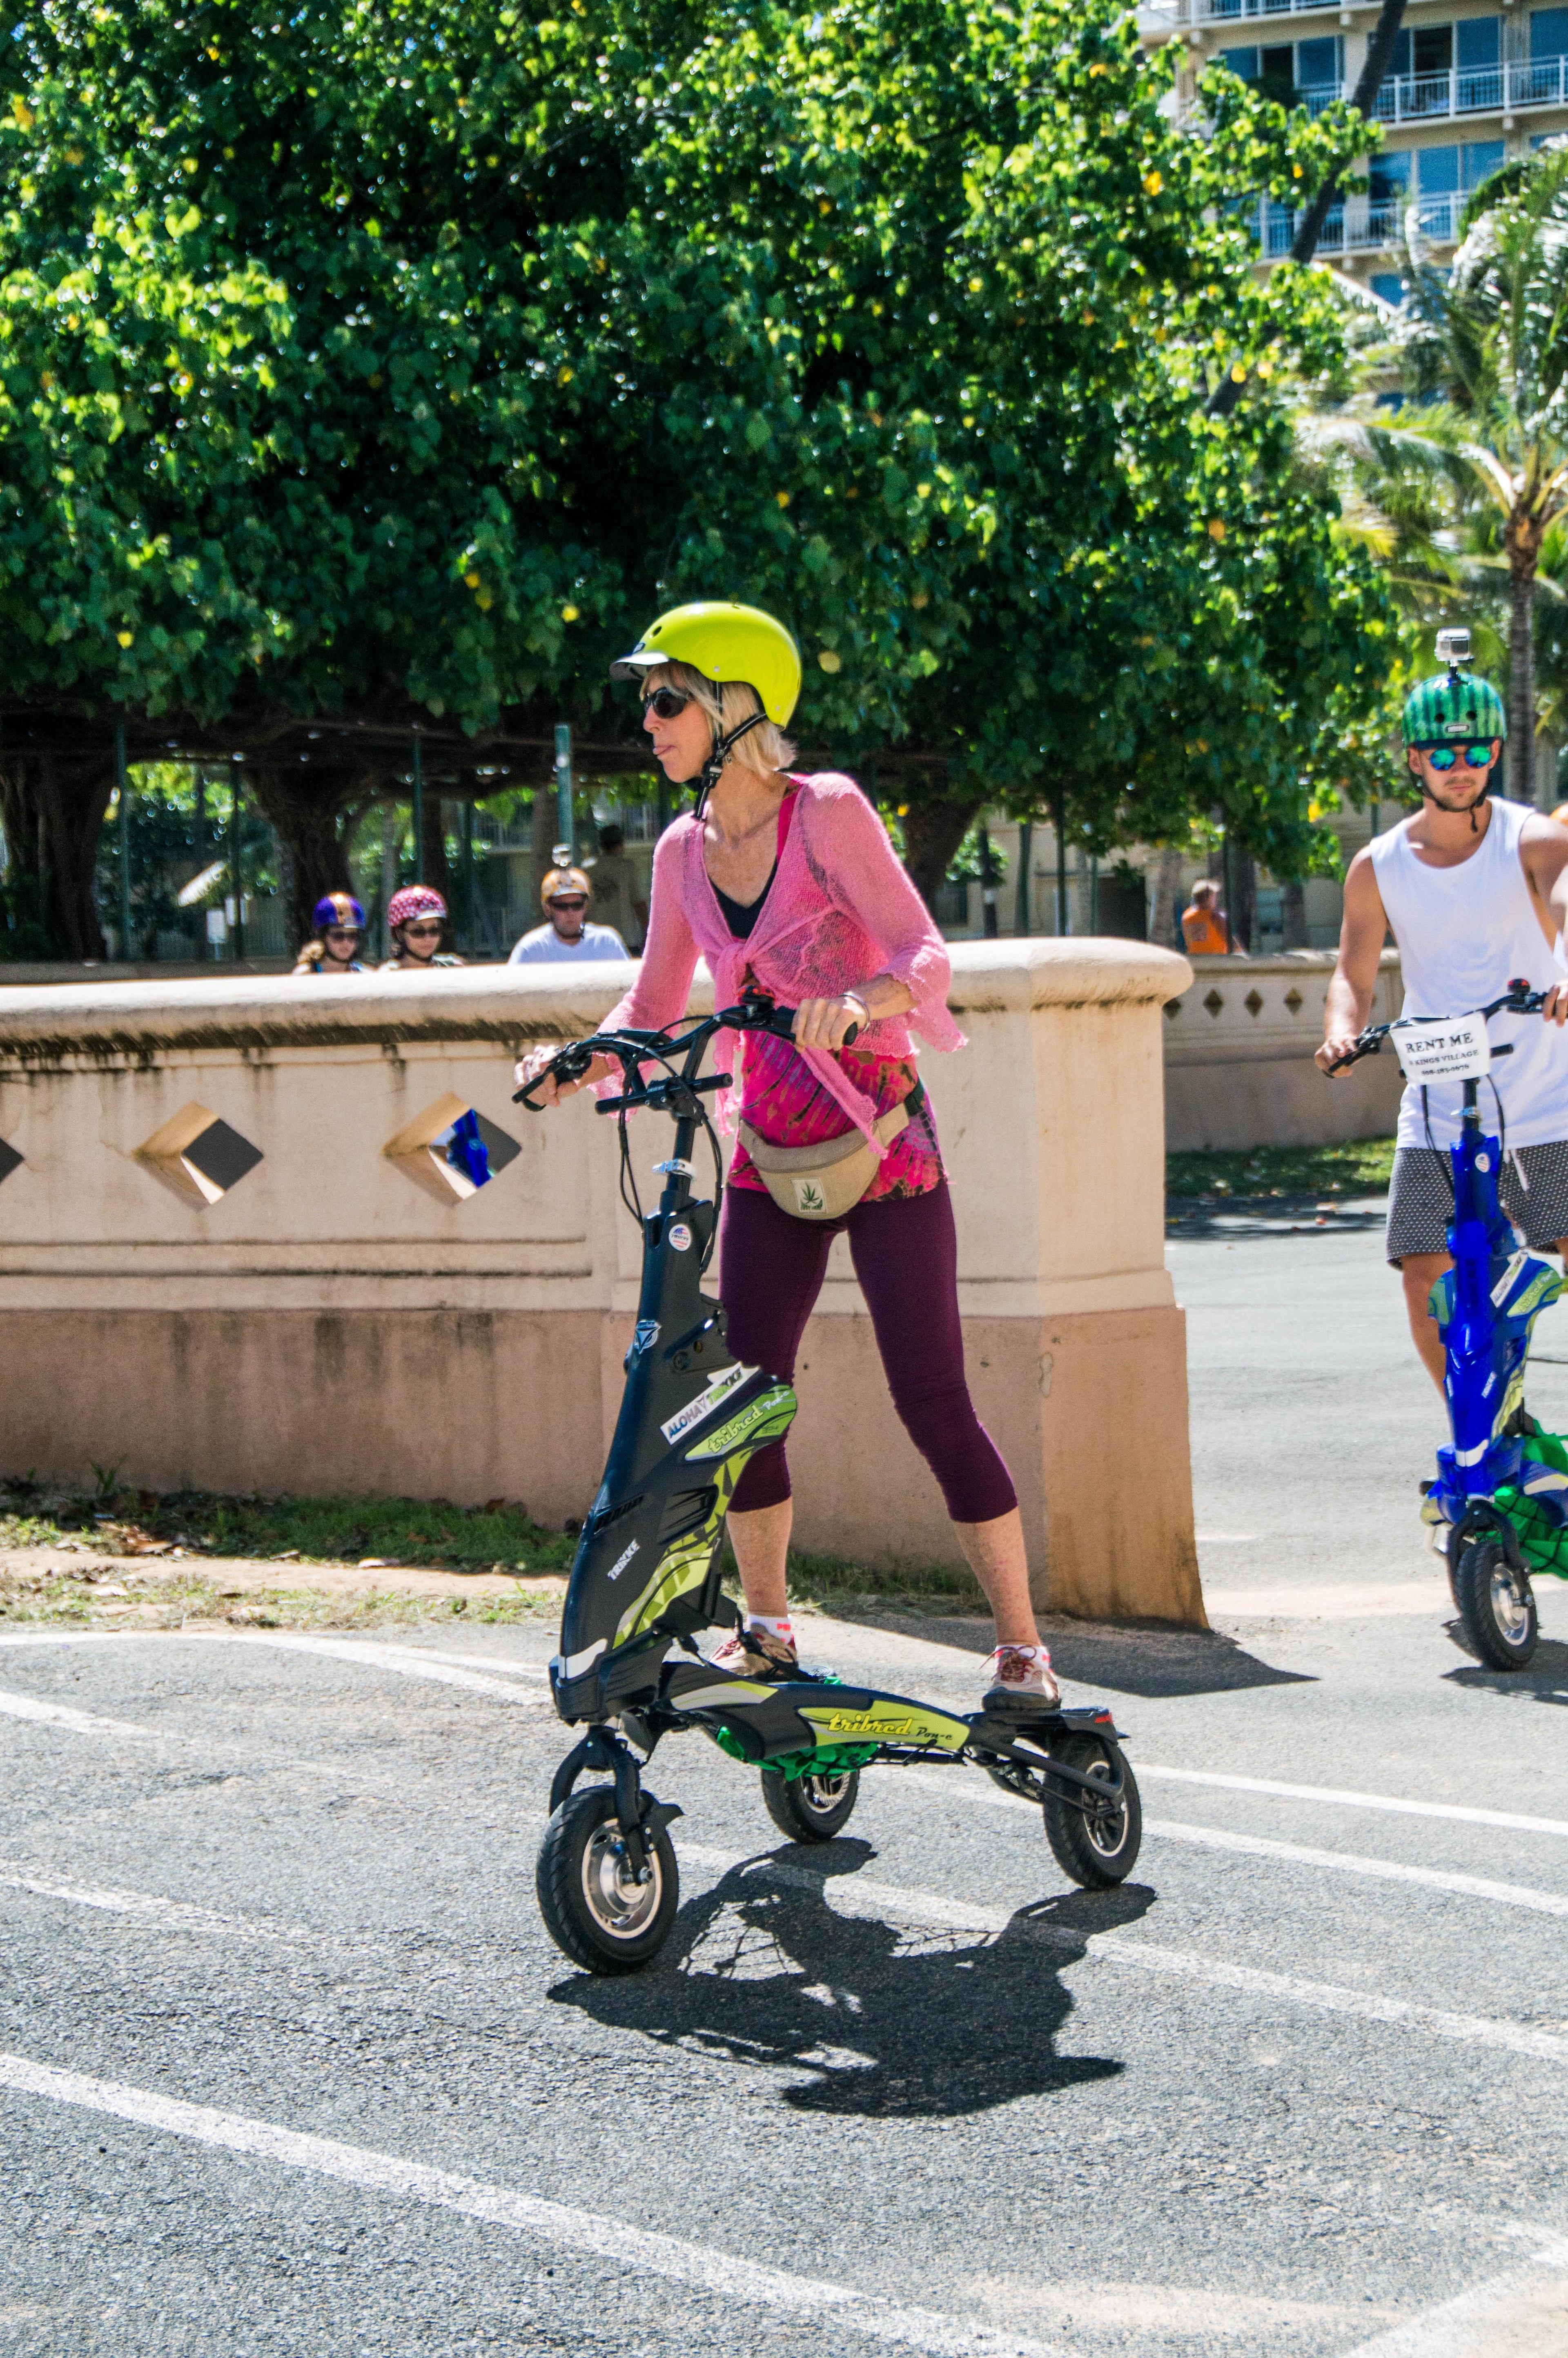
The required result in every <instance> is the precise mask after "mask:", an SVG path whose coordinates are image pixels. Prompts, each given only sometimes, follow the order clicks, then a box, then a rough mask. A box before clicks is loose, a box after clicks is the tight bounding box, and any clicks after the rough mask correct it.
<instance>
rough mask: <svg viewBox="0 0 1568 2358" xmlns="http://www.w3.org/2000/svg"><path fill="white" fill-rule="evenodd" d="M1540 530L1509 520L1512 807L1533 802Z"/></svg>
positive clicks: (1521, 519)
mask: <svg viewBox="0 0 1568 2358" xmlns="http://www.w3.org/2000/svg"><path fill="white" fill-rule="evenodd" d="M1541 537H1542V535H1541V526H1540V525H1539V524H1538V523H1537V522H1536V520H1535V518H1534V517H1533V516H1530V515H1520V514H1518V513H1517V512H1516V514H1513V515H1511V516H1510V517H1509V521H1508V527H1507V529H1506V531H1505V532H1504V534H1503V546H1504V547H1505V548H1506V549H1507V550H1508V556H1509V760H1508V789H1509V795H1510V796H1511V797H1512V798H1513V800H1514V801H1516V802H1521V803H1532V802H1534V800H1535V570H1536V566H1537V563H1538V562H1539V560H1540V557H1541Z"/></svg>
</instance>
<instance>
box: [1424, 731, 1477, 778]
mask: <svg viewBox="0 0 1568 2358" xmlns="http://www.w3.org/2000/svg"><path fill="white" fill-rule="evenodd" d="M1416 750H1417V751H1418V752H1422V753H1424V754H1425V756H1426V758H1427V760H1428V761H1429V762H1430V763H1432V766H1433V769H1434V770H1451V769H1452V768H1453V767H1454V763H1455V762H1457V760H1458V759H1459V756H1460V753H1461V752H1463V753H1464V756H1465V762H1466V763H1467V764H1468V766H1469V767H1470V768H1471V769H1472V770H1484V769H1486V768H1487V766H1488V765H1489V763H1490V762H1491V760H1492V741H1491V739H1490V738H1489V737H1488V738H1487V739H1486V740H1485V741H1482V742H1480V743H1474V744H1469V745H1465V746H1459V745H1422V746H1418V748H1417V749H1416Z"/></svg>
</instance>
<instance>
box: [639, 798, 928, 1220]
mask: <svg viewBox="0 0 1568 2358" xmlns="http://www.w3.org/2000/svg"><path fill="white" fill-rule="evenodd" d="M795 783H796V785H797V788H798V792H797V794H796V795H795V812H794V821H793V824H792V825H791V826H790V827H789V829H788V832H787V835H786V836H785V838H784V844H783V848H782V849H781V850H780V853H779V860H778V866H777V869H776V870H775V871H774V874H773V882H772V883H771V885H770V886H769V887H768V890H767V893H766V897H765V898H764V900H763V902H762V906H761V908H760V909H759V910H758V912H757V917H756V923H755V925H753V927H752V932H751V933H750V934H749V935H747V936H744V937H741V936H737V935H735V934H732V933H731V932H730V927H729V925H728V923H727V922H726V919H725V916H724V913H723V911H722V910H721V909H720V908H719V903H718V900H717V899H716V898H715V895H714V891H713V886H712V883H711V882H710V881H709V879H708V868H707V864H706V862H705V861H704V859H703V853H702V828H701V826H700V825H699V823H698V822H697V819H696V818H695V817H693V816H691V815H690V814H689V813H688V814H687V816H685V817H681V818H678V819H676V822H675V824H674V825H673V826H672V827H667V828H666V829H665V833H664V834H663V835H662V836H661V837H660V838H659V841H658V845H657V847H656V849H655V850H654V883H653V895H652V902H651V906H650V910H649V919H648V941H647V946H646V948H645V950H644V951H643V963H642V967H641V969H640V971H639V973H638V976H637V979H636V981H635V982H634V983H633V986H632V988H631V990H629V991H628V992H627V993H626V996H625V997H624V999H622V1001H621V1002H620V1004H619V1005H618V1006H617V1007H615V1008H614V1009H612V1010H611V1013H610V1014H609V1015H608V1016H606V1018H605V1022H604V1028H605V1029H606V1030H607V1031H613V1030H614V1029H615V1028H616V1027H617V1026H618V1025H621V1024H628V1025H631V1026H632V1027H633V1029H643V1028H646V1029H649V1030H653V1029H663V1028H665V1027H667V1026H668V1025H670V1024H672V1023H675V1022H678V1020H679V1019H680V1017H681V1016H682V1015H684V1013H685V1012H686V1003H687V994H688V993H689V991H690V989H691V979H692V975H693V973H694V971H695V970H696V967H697V959H698V957H704V958H706V959H707V961H708V970H709V972H710V973H711V975H712V977H713V990H714V1003H715V1005H716V1006H719V1007H730V1006H732V1005H733V1004H734V1002H735V1001H737V1000H738V999H739V998H741V994H742V992H743V991H744V990H745V988H746V985H747V984H748V983H749V982H750V983H754V984H755V985H756V986H757V988H758V989H759V990H762V991H763V992H765V993H766V994H767V995H768V996H769V997H771V998H773V999H774V1000H776V1001H778V1003H779V1005H780V1006H781V1007H796V1006H798V1005H799V1003H800V1001H802V1000H803V999H829V998H834V997H836V996H837V995H838V993H839V992H840V991H845V990H855V989H856V988H857V987H858V986H859V985H861V984H864V983H868V982H870V981H871V979H873V977H875V976H877V975H879V974H891V975H892V976H894V977H895V978H896V979H897V980H898V981H900V982H902V983H903V985H904V987H905V988H906V990H909V991H910V993H911V994H912V996H913V998H914V1006H913V1007H912V1008H911V1009H910V1011H909V1012H908V1013H907V1015H896V1016H883V1017H882V1018H881V1020H880V1021H879V1022H874V1023H870V1024H868V1025H867V1026H866V1028H865V1030H864V1032H863V1033H861V1034H860V1038H859V1039H858V1040H857V1041H856V1043H855V1044H854V1046H853V1047H852V1048H849V1049H844V1050H840V1051H839V1052H838V1054H837V1055H835V1054H832V1053H830V1052H829V1051H827V1049H822V1048H796V1047H794V1046H792V1045H791V1044H789V1043H787V1042H784V1041H778V1042H774V1041H773V1039H772V1038H771V1037H769V1036H768V1035H766V1034H763V1033H755V1034H752V1035H751V1036H749V1037H748V1038H747V1039H746V1043H745V1048H744V1052H743V1055H744V1071H743V1081H742V1088H741V1110H742V1112H743V1113H744V1114H745V1116H746V1119H747V1120H748V1121H751V1122H752V1125H753V1127H754V1128H755V1129H756V1130H758V1131H759V1133H760V1134H761V1135H762V1136H763V1137H766V1138H769V1139H770V1140H772V1141H773V1142H774V1143H776V1144H779V1145H799V1144H805V1143H808V1142H815V1141H816V1139H819V1138H826V1137H832V1136H842V1134H843V1132H844V1130H846V1129H848V1128H849V1127H850V1126H851V1125H853V1126H854V1127H855V1128H856V1129H859V1130H864V1131H865V1133H866V1135H867V1138H868V1140H869V1141H870V1142H871V1144H872V1146H873V1147H874V1148H876V1151H877V1152H878V1153H879V1155H881V1153H882V1150H881V1147H880V1145H879V1144H878V1141H876V1140H875V1138H874V1137H873V1136H872V1134H871V1126H872V1124H873V1123H874V1122H875V1120H877V1117H878V1115H879V1114H881V1113H883V1112H885V1111H886V1110H887V1109H888V1108H889V1106H891V1105H895V1104H897V1103H898V1102H899V1101H900V1099H901V1098H903V1097H904V1096H906V1095H907V1094H908V1090H909V1087H910V1086H912V1084H913V1072H912V1068H911V1060H912V1059H913V1057H914V1053H915V1050H914V1038H913V1037H912V1034H914V1033H918V1034H919V1036H920V1037H921V1038H922V1039H923V1040H925V1042H926V1043H927V1044H929V1045H930V1046H931V1047H934V1048H942V1049H952V1048H961V1047H962V1046H963V1045H964V1035H963V1033H961V1032H960V1031H959V1029H958V1027H957V1024H956V1023H955V1022H954V1021H953V1018H952V1016H951V1015H950V1014H949V1013H948V1011H947V983H948V977H949V972H950V968H949V965H948V958H947V948H946V943H945V942H944V941H943V939H942V936H941V935H940V934H939V933H938V932H937V930H936V928H935V925H933V924H932V922H931V918H930V915H929V914H928V912H927V910H926V907H925V902H924V901H922V899H921V897H920V895H919V893H918V892H916V891H915V889H914V884H913V883H912V882H910V879H909V876H908V874H907V873H906V871H905V870H904V868H903V863H902V862H901V861H900V860H899V858H898V855H897V854H896V852H895V851H894V850H893V848H892V844H891V843H890V842H889V841H888V835H887V829H886V828H885V827H883V825H882V823H881V819H880V818H879V817H877V814H876V812H875V811H874V810H873V809H872V807H871V804H870V803H869V802H868V801H867V800H866V797H865V795H863V794H862V793H861V792H860V787H859V786H858V785H856V784H855V782H854V780H853V779H852V778H847V777H844V776H842V775H841V774H839V773H837V772H835V771H831V770H829V771H824V772H822V773H819V774H818V775H816V777H809V778H800V779H797V780H796V782H795ZM724 1045H725V1044H724V1043H723V1042H722V1041H720V1042H719V1044H717V1047H716V1059H717V1062H718V1068H719V1070H722V1069H723V1067H724V1057H723V1049H724ZM774 1049H777V1050H778V1051H779V1052H781V1056H780V1058H775V1057H774V1056H773V1055H772V1054H771V1053H770V1052H771V1051H773V1050H774ZM733 1053H734V1052H733V1050H731V1051H730V1055H733ZM781 1060H787V1061H781ZM790 1066H794V1067H795V1068H797V1070H799V1068H802V1067H804V1068H805V1069H804V1070H799V1078H798V1080H797V1081H795V1082H793V1083H790V1082H788V1081H787V1075H788V1069H789V1067H790ZM890 1067H892V1068H896V1069H899V1070H902V1072H903V1073H905V1074H907V1075H908V1076H909V1077H908V1078H907V1079H904V1080H903V1081H902V1082H901V1081H900V1080H899V1079H898V1078H896V1077H895V1073H894V1072H893V1071H890V1070H889V1068H890ZM781 1082H784V1083H786V1087H785V1092H784V1097H783V1098H781V1097H779V1095H778V1094H777V1092H778V1089H779V1087H780V1084H781ZM602 1087H603V1090H604V1091H605V1092H606V1093H609V1094H613V1092H614V1089H615V1087H616V1084H615V1083H613V1082H607V1083H605V1084H603V1085H602ZM829 1101H830V1104H831V1106H835V1107H837V1108H838V1109H840V1112H841V1114H842V1115H847V1116H848V1117H849V1119H848V1121H846V1120H842V1119H840V1120H838V1123H837V1126H836V1128H835V1129H832V1130H829V1129H827V1128H824V1127H819V1125H820V1124H821V1123H823V1122H824V1121H826V1120H832V1118H833V1117H832V1113H831V1110H830V1108H829ZM792 1109H793V1112H794V1115H795V1121H794V1122H791V1123H790V1125H789V1126H788V1127H787V1129H785V1130H784V1135H782V1136H781V1135H780V1134H779V1132H780V1127H781V1116H783V1117H784V1120H786V1121H788V1119H789V1116H790V1113H791V1111H792ZM759 1114H760V1115H762V1120H758V1119H757V1118H756V1117H757V1115H759ZM805 1120H809V1125H810V1126H809V1128H808V1129H806V1130H803V1129H802V1128H801V1127H799V1126H797V1125H798V1124H799V1123H800V1122H802V1121H805ZM911 1132H917V1133H919V1134H920V1136H922V1137H925V1136H929V1137H930V1152H931V1154H932V1155H933V1156H934V1155H935V1136H934V1134H931V1132H930V1124H929V1118H928V1117H927V1118H926V1119H925V1120H921V1119H920V1118H919V1117H916V1118H915V1119H914V1120H912V1121H911V1123H910V1125H909V1129H908V1130H905V1131H904V1132H903V1135H902V1136H901V1137H900V1138H899V1139H897V1140H895V1141H893V1145H892V1149H891V1151H890V1154H891V1156H897V1157H899V1159H900V1162H901V1163H902V1162H903V1160H905V1159H908V1158H910V1157H913V1156H914V1154H915V1152H916V1150H917V1141H916V1139H915V1138H913V1137H912V1136H911ZM906 1140H907V1141H909V1143H908V1146H907V1147H906V1146H905V1141H906ZM901 1150H903V1152H902V1153H901ZM939 1174H940V1164H939V1163H937V1165H936V1171H935V1174H934V1175H932V1176H930V1177H926V1178H925V1180H924V1184H925V1185H926V1186H929V1185H934V1184H935V1176H937V1175H939ZM735 1175H736V1176H738V1177H739V1176H741V1174H740V1173H739V1172H738V1173H737V1174H735ZM893 1176H894V1174H893V1172H892V1171H883V1172H879V1173H878V1174H877V1181H878V1182H882V1183H884V1184H881V1185H879V1184H877V1182H873V1183H872V1191H871V1192H874V1193H876V1194H881V1193H884V1192H889V1191H888V1189H887V1186H886V1184H885V1183H886V1182H888V1181H890V1180H892V1178H893ZM911 1178H914V1180H915V1185H914V1188H913V1189H912V1188H910V1186H909V1184H908V1181H909V1180H910V1179H911ZM746 1184H752V1185H756V1184H760V1183H759V1182H758V1181H757V1179H756V1177H755V1174H754V1173H752V1172H750V1170H749V1168H748V1170H747V1172H746ZM892 1192H896V1193H909V1192H914V1193H920V1192H923V1187H922V1184H921V1180H920V1177H919V1176H917V1174H915V1173H914V1171H913V1170H912V1171H911V1172H910V1173H908V1174H904V1184H903V1186H896V1187H894V1188H893V1189H892Z"/></svg>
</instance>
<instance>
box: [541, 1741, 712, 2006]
mask: <svg viewBox="0 0 1568 2358" xmlns="http://www.w3.org/2000/svg"><path fill="white" fill-rule="evenodd" d="M535 1884H536V1887H537V1889H538V1894H539V1913H540V1914H541V1915H542V1916H543V1918H544V1920H545V1929H546V1931H547V1932H548V1933H549V1936H550V1938H551V1940H552V1941H554V1942H555V1944H556V1946H557V1949H559V1950H560V1951H561V1952H562V1954H563V1955H564V1956H567V1957H569V1958H570V1959H571V1962H572V1963H573V1964H574V1965H581V1966H582V1968H583V1969H584V1971H585V1972H587V1973H590V1974H633V1973H635V1972H636V1971H637V1969H638V1967H639V1966H641V1965H645V1964H647V1963H649V1962H650V1961H651V1960H652V1959H653V1958H654V1957H655V1956H656V1955H657V1954H658V1952H659V1951H660V1949H662V1948H663V1946H664V1944H665V1940H666V1939H667V1937H668V1935H669V1929H670V1926H671V1925H672V1924H673V1923H674V1921H675V1913H676V1907H677V1905H678V1904H679V1900H680V1871H679V1869H678V1868H677V1866H676V1855H675V1847H674V1845H673V1844H672V1843H671V1841H670V1838H669V1835H668V1834H667V1833H658V1834H655V1835H654V1840H653V1842H652V1843H651V1844H650V1845H649V1849H648V1864H647V1867H646V1869H645V1871H644V1874H643V1877H641V1878H639V1877H638V1874H637V1871H636V1869H635V1868H634V1867H633V1864H632V1860H631V1858H630V1856H629V1855H628V1853H627V1849H626V1840H625V1836H624V1835H623V1834H622V1831H621V1827H620V1824H619V1823H618V1821H617V1818H616V1813H615V1788H614V1787H613V1785H589V1786H585V1787H584V1788H583V1790H581V1791H580V1792H577V1793H570V1794H568V1797H567V1799H566V1800H565V1801H563V1802H562V1803H561V1806H560V1808H559V1809H558V1810H557V1812H556V1813H555V1815H554V1817H552V1819H551V1820H550V1823H549V1824H548V1825H547V1826H546V1828H545V1838H544V1840H543V1842H542V1843H541V1844H539V1858H538V1865H537V1868H536V1870H535Z"/></svg>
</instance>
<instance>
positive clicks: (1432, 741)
mask: <svg viewBox="0 0 1568 2358" xmlns="http://www.w3.org/2000/svg"><path fill="white" fill-rule="evenodd" d="M1508 733H1509V721H1508V715H1507V713H1506V712H1505V711H1504V710H1503V699H1502V698H1501V697H1500V696H1499V695H1498V691H1497V689H1496V688H1495V687H1493V686H1492V683H1491V681H1490V680H1489V679H1470V678H1467V677H1466V676H1465V674H1463V673H1462V672H1459V671H1440V672H1435V673H1434V674H1433V676H1432V678H1431V679H1423V680H1422V681H1421V682H1420V683H1419V684H1418V685H1417V686H1416V687H1412V688H1411V692H1410V694H1409V695H1408V696H1407V697H1406V698H1405V709H1404V741H1405V743H1406V744H1407V745H1447V744H1451V743H1454V742H1455V741H1458V742H1460V743H1465V742H1470V743H1480V742H1482V741H1486V740H1487V739H1489V738H1492V737H1501V738H1504V739H1506V738H1507V736H1508Z"/></svg>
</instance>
